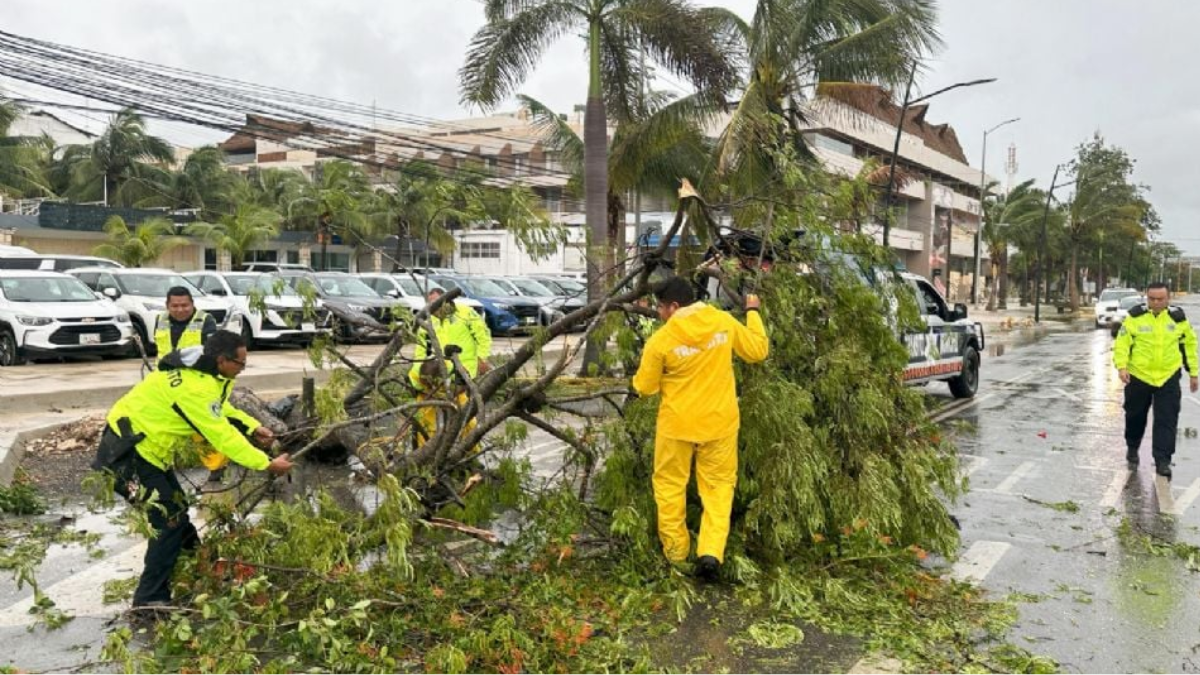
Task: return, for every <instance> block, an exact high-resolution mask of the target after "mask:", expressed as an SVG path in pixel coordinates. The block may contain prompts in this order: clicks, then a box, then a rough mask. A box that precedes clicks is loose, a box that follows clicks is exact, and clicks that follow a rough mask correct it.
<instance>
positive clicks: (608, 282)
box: [604, 192, 625, 288]
mask: <svg viewBox="0 0 1200 675" xmlns="http://www.w3.org/2000/svg"><path fill="white" fill-rule="evenodd" d="M606 215H607V220H608V231H607V232H606V236H607V240H606V241H607V242H608V245H607V246H605V247H604V269H605V270H606V271H607V274H606V278H605V280H604V287H605V288H610V287H611V286H612V285H613V282H615V281H616V280H619V279H620V278H621V277H622V276H624V271H623V270H624V268H625V264H624V262H623V259H624V257H625V202H624V200H622V199H621V195H618V194H616V193H613V192H609V193H608V213H607V214H606Z"/></svg>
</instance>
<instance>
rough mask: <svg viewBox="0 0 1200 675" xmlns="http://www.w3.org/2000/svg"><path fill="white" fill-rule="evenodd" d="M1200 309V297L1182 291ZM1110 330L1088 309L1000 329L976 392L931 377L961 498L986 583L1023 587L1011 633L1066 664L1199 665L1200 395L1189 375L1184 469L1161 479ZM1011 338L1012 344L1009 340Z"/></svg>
mask: <svg viewBox="0 0 1200 675" xmlns="http://www.w3.org/2000/svg"><path fill="white" fill-rule="evenodd" d="M1181 304H1182V305H1183V307H1184V309H1185V310H1187V311H1188V313H1189V314H1190V315H1191V316H1200V301H1197V302H1189V301H1187V300H1185V301H1184V302H1183V303H1181ZM1112 343H1113V339H1112V336H1111V334H1110V333H1109V332H1108V331H1105V330H1093V329H1091V327H1090V321H1088V320H1084V321H1082V322H1079V324H1077V325H1072V326H1069V327H1068V326H1061V325H1060V326H1057V327H1056V329H1055V330H1053V331H1051V332H1048V333H1044V334H1042V335H1040V336H1035V337H1031V338H1029V341H1025V339H1024V338H1021V337H1017V338H1016V339H1015V340H994V341H993V345H994V347H993V348H989V349H988V352H989V356H990V358H988V359H985V361H984V365H983V378H982V383H981V385H980V390H979V394H978V395H977V397H976V399H975V400H974V401H973V402H971V403H966V404H964V403H961V402H956V401H954V400H953V399H951V398H950V396H949V392H948V391H946V390H945V387H944V385H931V386H930V387H929V391H928V393H929V395H930V397H931V398H932V399H934V400H933V404H934V405H935V406H942V407H940V408H937V411H936V412H935V413H934V415H935V418H939V417H940V418H942V419H943V420H944V423H945V424H946V425H947V426H948V427H949V428H952V429H954V430H955V438H956V440H957V443H958V447H959V450H960V453H961V454H962V467H963V473H964V475H965V476H967V478H968V480H969V485H970V492H969V493H968V494H967V495H966V496H965V497H964V499H963V500H962V501H961V502H960V503H959V504H957V505H955V506H954V507H953V512H954V513H955V515H956V516H957V517H958V518H959V520H960V522H961V523H962V535H963V549H962V550H963V556H964V559H966V560H969V561H970V563H971V564H972V565H973V566H976V567H978V566H979V565H978V563H979V562H980V560H979V558H980V557H987V556H990V557H991V558H994V559H989V560H985V561H983V562H984V563H986V564H984V565H983V566H982V568H983V569H986V570H988V571H987V573H986V576H984V578H983V580H982V584H983V586H984V587H985V588H987V589H988V590H990V591H992V592H994V593H995V594H997V595H1006V594H1013V595H1012V597H1013V598H1014V599H1016V600H1018V607H1019V610H1020V619H1019V621H1018V623H1017V625H1016V626H1015V627H1014V630H1013V633H1012V634H1011V636H1010V639H1011V640H1012V641H1013V642H1014V643H1016V644H1020V645H1022V646H1024V647H1026V648H1028V649H1030V650H1031V651H1033V652H1035V653H1039V654H1044V655H1047V656H1051V657H1053V658H1055V659H1057V660H1058V661H1059V662H1060V664H1061V666H1062V668H1063V670H1065V671H1068V672H1195V671H1197V670H1200V656H1197V652H1200V574H1196V573H1194V572H1193V571H1191V568H1194V567H1196V565H1195V564H1194V563H1196V562H1200V560H1195V561H1192V562H1189V560H1188V558H1189V557H1190V556H1191V554H1192V552H1193V551H1195V552H1196V554H1197V555H1196V557H1197V558H1200V549H1194V548H1193V545H1200V512H1198V510H1197V509H1195V508H1193V506H1194V503H1195V501H1196V498H1197V497H1198V496H1200V461H1198V460H1197V453H1198V452H1200V441H1198V440H1197V439H1196V438H1195V435H1194V434H1191V433H1188V432H1187V431H1186V430H1189V429H1195V428H1197V427H1200V395H1195V394H1190V393H1188V392H1187V387H1186V381H1185V386H1184V402H1183V410H1182V414H1181V416H1180V422H1179V429H1180V435H1179V438H1178V444H1177V449H1176V455H1175V466H1174V480H1173V482H1171V483H1168V482H1167V481H1165V480H1163V479H1157V480H1156V478H1157V477H1156V476H1155V474H1154V462H1153V460H1152V459H1151V456H1150V434H1149V432H1147V435H1146V438H1145V439H1144V440H1143V443H1142V446H1141V457H1142V459H1141V464H1140V468H1138V469H1137V470H1134V471H1130V470H1129V468H1128V467H1127V465H1126V462H1125V456H1124V452H1125V442H1124V437H1123V432H1124V411H1123V409H1122V403H1123V392H1122V386H1121V383H1120V381H1119V380H1118V379H1117V374H1116V371H1115V370H1114V369H1113V368H1112V365H1111V363H1112V361H1111V359H1112ZM998 345H1004V346H1003V347H1000V346H998Z"/></svg>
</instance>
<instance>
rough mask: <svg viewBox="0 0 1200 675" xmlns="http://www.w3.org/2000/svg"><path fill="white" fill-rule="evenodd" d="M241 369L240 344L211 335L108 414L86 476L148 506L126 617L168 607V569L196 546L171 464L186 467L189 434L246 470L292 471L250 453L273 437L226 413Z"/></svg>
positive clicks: (283, 461) (229, 336)
mask: <svg viewBox="0 0 1200 675" xmlns="http://www.w3.org/2000/svg"><path fill="white" fill-rule="evenodd" d="M245 367H246V343H245V340H243V339H242V336H240V335H238V334H237V333H231V332H229V331H218V332H216V333H214V334H213V335H212V337H211V338H209V339H208V341H207V342H206V343H205V345H204V347H203V348H200V347H191V348H188V349H184V350H182V351H177V352H175V353H172V354H171V355H169V356H168V357H167V358H166V359H163V361H162V363H161V364H160V366H159V369H158V370H156V371H154V372H152V373H150V374H149V375H147V376H146V379H144V380H142V381H141V382H140V383H138V384H137V385H135V386H134V387H133V389H131V390H130V391H129V392H128V393H127V394H125V396H123V397H121V399H120V400H119V401H117V402H116V404H115V405H113V407H112V410H110V411H109V413H108V417H107V421H108V424H107V426H106V427H105V429H104V433H103V435H102V436H101V437H100V446H99V448H98V449H97V452H96V459H95V460H94V461H93V462H92V468H93V469H97V470H108V471H111V472H112V473H113V474H114V477H115V479H116V482H115V484H114V486H113V489H114V491H115V492H116V493H117V494H119V495H121V497H122V498H124V499H125V500H126V501H129V502H131V503H132V502H140V503H142V504H147V503H148V504H149V507H148V508H147V510H146V516H147V517H148V519H149V521H150V525H151V526H152V527H153V528H154V536H153V537H151V539H150V544H149V546H148V547H147V548H146V558H145V569H144V570H143V571H142V576H141V579H140V580H139V581H138V586H137V590H136V591H134V594H133V607H134V609H153V608H154V607H156V606H157V607H162V606H167V605H170V604H171V573H172V571H174V569H175V562H176V560H177V559H178V558H179V555H180V553H181V552H182V551H183V550H184V549H189V550H190V549H194V548H195V547H196V546H197V545H199V543H200V537H199V534H198V533H197V532H196V528H195V527H194V526H193V525H192V523H191V520H189V518H188V503H187V498H186V495H185V494H184V491H183V488H182V487H181V486H180V485H179V479H178V478H176V477H175V473H174V469H175V466H176V463H177V460H179V459H186V455H185V457H180V456H179V455H180V454H181V451H183V450H185V449H187V448H194V447H195V445H194V441H193V434H199V435H200V436H201V437H202V438H203V439H204V440H206V441H207V442H208V443H209V444H211V446H212V447H213V448H215V449H216V450H217V451H219V452H221V453H223V454H224V455H226V456H227V457H229V458H230V459H232V460H233V461H234V462H237V463H238V464H240V465H242V466H244V467H246V468H248V469H253V470H256V471H261V470H264V469H265V470H267V471H269V472H271V473H273V474H276V475H280V474H284V473H287V471H288V470H290V469H291V468H292V463H291V461H289V459H288V455H286V454H283V455H280V456H278V457H276V458H274V459H271V458H269V457H267V455H266V454H265V453H264V452H262V451H261V450H259V449H258V448H256V447H254V446H253V445H251V444H250V441H249V440H248V437H252V438H254V440H255V441H257V442H258V443H259V444H260V445H263V446H269V445H270V444H271V443H272V442H273V441H274V440H275V436H274V434H273V433H271V430H270V429H268V428H267V427H265V426H262V425H260V424H259V423H258V422H257V421H256V420H254V419H253V418H252V417H249V416H248V415H245V413H241V412H240V411H238V410H236V409H235V408H233V407H232V406H230V405H229V393H230V390H232V388H233V379H234V378H235V377H236V376H237V375H238V373H240V372H242V369H243V368H245ZM239 427H240V428H239Z"/></svg>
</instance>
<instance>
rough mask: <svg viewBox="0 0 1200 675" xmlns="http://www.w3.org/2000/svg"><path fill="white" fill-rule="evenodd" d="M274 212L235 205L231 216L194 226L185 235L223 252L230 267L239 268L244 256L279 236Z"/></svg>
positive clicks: (226, 215) (278, 217)
mask: <svg viewBox="0 0 1200 675" xmlns="http://www.w3.org/2000/svg"><path fill="white" fill-rule="evenodd" d="M280 220H282V218H281V217H280V216H279V214H278V213H276V212H274V211H272V210H270V209H267V208H263V207H261V206H255V205H253V204H239V205H238V206H237V209H236V210H235V211H234V212H233V213H231V214H225V215H223V216H221V217H220V219H219V220H218V221H217V222H216V223H195V224H193V225H189V226H188V227H187V229H186V230H185V233H186V234H188V235H189V236H193V237H199V238H201V239H203V240H205V241H207V242H209V243H211V244H212V245H213V246H214V247H215V248H216V249H217V250H218V251H227V252H228V253H229V258H230V261H231V263H232V264H233V268H234V269H235V270H236V269H241V267H242V263H244V262H245V260H246V254H247V253H248V252H250V251H252V250H254V249H257V248H261V247H262V246H263V245H264V244H266V243H267V242H268V241H270V240H271V239H272V238H273V237H275V235H277V234H279V222H280Z"/></svg>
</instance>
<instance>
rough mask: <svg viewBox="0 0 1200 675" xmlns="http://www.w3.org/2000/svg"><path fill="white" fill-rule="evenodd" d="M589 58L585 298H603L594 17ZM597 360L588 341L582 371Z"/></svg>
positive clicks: (604, 198)
mask: <svg viewBox="0 0 1200 675" xmlns="http://www.w3.org/2000/svg"><path fill="white" fill-rule="evenodd" d="M588 60H589V61H590V64H591V68H590V74H589V79H588V97H587V108H586V109H585V111H584V114H583V193H584V203H585V212H586V215H587V229H588V242H587V278H588V301H589V302H595V301H596V300H599V299H600V298H602V297H604V283H603V279H602V277H601V269H600V265H602V264H603V261H604V260H605V257H606V256H605V255H604V250H605V249H606V248H609V249H611V246H609V243H610V242H608V241H606V239H607V235H608V119H607V112H606V111H605V109H604V93H603V91H602V90H601V88H600V22H599V19H593V20H592V21H591V25H590V26H589V32H588ZM599 361H600V345H598V344H597V343H596V342H595V341H594V340H591V341H589V342H588V345H587V349H586V350H585V351H584V358H583V369H584V374H587V371H588V370H590V366H591V364H593V363H599Z"/></svg>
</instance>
